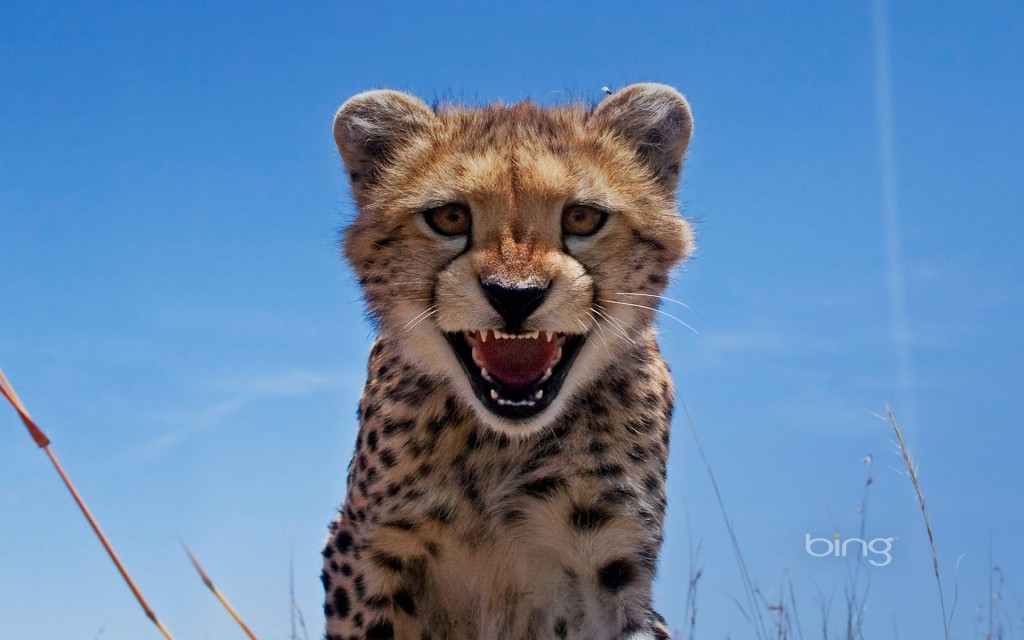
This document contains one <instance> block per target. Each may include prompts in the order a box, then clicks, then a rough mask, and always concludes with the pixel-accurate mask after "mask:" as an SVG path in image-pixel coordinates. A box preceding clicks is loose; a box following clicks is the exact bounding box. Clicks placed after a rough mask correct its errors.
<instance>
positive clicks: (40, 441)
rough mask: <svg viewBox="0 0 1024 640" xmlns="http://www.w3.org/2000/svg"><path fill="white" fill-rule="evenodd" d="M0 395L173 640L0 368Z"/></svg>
mask: <svg viewBox="0 0 1024 640" xmlns="http://www.w3.org/2000/svg"><path fill="white" fill-rule="evenodd" d="M0 395H3V397H4V398H6V399H7V401H8V402H10V403H11V406H12V407H14V410H15V411H17V412H18V415H19V416H20V417H21V421H22V422H23V423H25V427H26V428H27V429H28V432H29V435H31V436H32V440H34V441H35V443H36V445H38V446H39V448H41V449H42V450H43V451H45V452H46V455H47V457H49V458H50V462H51V463H53V467H54V468H55V469H56V470H57V473H58V474H59V475H60V479H61V480H63V481H64V485H65V486H66V487H67V488H68V491H70V492H71V497H72V498H74V499H75V502H76V503H77V504H78V508H79V509H81V511H82V514H83V515H84V516H85V519H86V520H88V521H89V526H90V527H92V530H93V531H94V532H96V536H97V537H98V538H99V539H100V543H102V544H103V548H104V549H106V550H107V555H109V556H110V559H111V560H113V561H114V566H116V567H117V570H118V571H119V572H120V573H121V577H122V578H124V581H125V583H126V584H127V585H128V588H129V589H131V591H132V594H134V595H135V599H136V600H138V601H139V605H140V606H141V607H142V610H143V611H145V612H146V617H148V618H149V619H150V620H151V621H152V622H153V624H154V625H156V628H157V629H159V630H160V633H161V634H163V636H164V638H166V639H167V640H174V636H172V635H171V632H170V631H168V630H167V628H166V627H164V625H163V623H161V622H160V620H159V619H157V617H156V614H155V613H153V609H151V608H150V606H149V603H148V602H146V599H145V598H144V597H143V596H142V593H141V592H140V591H139V588H138V587H137V586H135V581H134V580H132V578H131V576H129V575H128V571H127V569H125V568H124V564H122V563H121V559H120V558H118V556H117V553H116V552H115V551H114V547H112V546H111V544H110V542H109V541H108V540H107V536H106V535H104V534H103V530H102V529H100V525H99V523H97V522H96V519H95V518H93V516H92V513H91V512H90V511H89V507H87V506H86V504H85V501H84V500H83V499H82V496H81V495H79V493H78V490H77V489H75V485H74V484H73V483H72V482H71V479H70V478H68V475H67V474H66V473H64V468H63V467H61V465H60V462H59V461H58V460H57V456H55V455H54V454H53V451H51V450H50V439H49V438H48V437H46V434H45V433H43V431H42V429H40V428H39V427H38V426H37V425H36V423H35V422H34V421H33V420H32V417H31V416H29V414H28V410H27V409H25V405H24V404H22V402H21V399H20V398H19V397H18V394H16V393H15V392H14V388H13V387H11V384H10V383H9V382H8V381H7V377H6V376H4V372H3V371H2V370H0Z"/></svg>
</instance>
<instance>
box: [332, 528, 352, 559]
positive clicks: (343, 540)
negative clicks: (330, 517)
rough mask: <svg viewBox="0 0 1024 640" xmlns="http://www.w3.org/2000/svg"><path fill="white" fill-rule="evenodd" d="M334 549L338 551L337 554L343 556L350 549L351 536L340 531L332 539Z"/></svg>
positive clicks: (346, 532)
mask: <svg viewBox="0 0 1024 640" xmlns="http://www.w3.org/2000/svg"><path fill="white" fill-rule="evenodd" d="M334 548H335V549H337V550H338V553H340V554H342V555H345V554H347V553H348V552H349V549H351V548H352V534H351V533H349V532H348V531H342V532H341V533H339V534H338V535H337V536H335V537H334Z"/></svg>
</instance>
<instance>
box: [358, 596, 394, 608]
mask: <svg viewBox="0 0 1024 640" xmlns="http://www.w3.org/2000/svg"><path fill="white" fill-rule="evenodd" d="M363 604H364V605H366V606H367V607H369V608H370V609H386V608H387V606H388V605H389V604H391V598H389V597H387V596H371V597H369V598H367V599H366V600H365V601H364V602H363Z"/></svg>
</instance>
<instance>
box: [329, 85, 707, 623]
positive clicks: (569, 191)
mask: <svg viewBox="0 0 1024 640" xmlns="http://www.w3.org/2000/svg"><path fill="white" fill-rule="evenodd" d="M690 131H691V119H690V111H689V107H688V105H687V104H686V101H685V100H684V99H683V97H682V96H681V95H680V94H679V93H677V92H676V91H675V90H674V89H671V88H669V87H666V86H664V85H655V84H640V85H632V86H630V87H627V88H625V89H623V90H622V91H619V92H617V93H615V94H614V95H612V96H610V97H608V98H606V99H605V100H604V101H603V102H602V103H600V104H599V105H598V106H597V107H596V108H594V109H588V108H586V107H583V106H580V105H570V106H564V107H557V108H541V107H539V106H537V105H534V104H532V103H529V102H525V103H519V104H514V105H511V106H504V105H492V106H489V107H485V108H482V109H469V108H464V107H460V106H453V105H440V106H437V107H435V108H430V107H428V106H427V105H425V104H424V103H423V102H422V101H420V100H418V99H417V98H414V97H412V96H409V95H407V94H404V93H399V92H395V91H371V92H367V93H364V94H360V95H358V96H356V97H354V98H352V99H351V100H349V101H348V102H346V103H345V105H343V106H342V108H341V110H340V111H339V112H338V115H337V118H336V120H335V138H336V140H337V143H338V147H339V150H340V151H341V155H342V157H343V159H344V161H345V166H346V169H347V170H348V172H349V175H350V178H351V182H352V190H353V195H354V197H355V200H356V203H357V206H358V209H359V213H358V215H357V217H356V219H355V221H354V222H353V223H352V225H350V226H349V228H348V229H347V230H346V233H345V242H344V249H345V254H346V256H347V258H348V260H349V262H350V263H351V265H352V267H353V269H354V270H355V272H356V274H357V275H358V277H359V280H360V283H361V285H362V287H363V291H364V294H365V297H366V301H367V305H368V309H369V312H370V314H371V316H372V317H373V318H374V319H375V320H376V322H377V324H378V328H379V337H378V339H377V341H376V343H375V344H374V346H373V348H372V350H371V353H370V359H369V366H368V370H367V382H366V387H365V389H364V392H363V397H362V399H361V400H360V403H359V422H360V429H359V435H358V439H357V442H356V449H355V454H354V456H353V459H352V462H351V464H350V466H349V473H348V494H347V497H346V499H345V504H344V505H343V507H342V509H341V511H340V513H339V516H338V518H337V520H336V521H335V522H334V523H333V524H332V525H331V527H330V537H329V540H328V543H327V546H326V547H325V549H324V552H323V555H324V571H323V576H322V577H323V583H324V588H325V591H326V600H325V604H324V612H325V614H326V618H327V630H326V637H327V639H328V640H352V639H366V640H371V639H391V638H395V639H398V640H426V639H433V640H541V639H569V638H571V639H573V640H652V639H655V638H657V639H661V638H665V639H667V638H668V634H667V632H666V631H665V628H664V623H663V621H662V619H661V617H660V616H659V615H658V614H657V613H655V612H654V610H653V609H652V607H651V598H652V595H651V582H652V580H653V578H654V574H655V570H656V567H657V561H658V553H659V549H660V546H661V541H662V524H663V519H664V513H665V507H666V496H665V468H666V460H667V456H668V442H669V424H670V421H671V417H672V397H673V390H672V383H671V379H670V376H669V372H668V368H667V366H666V365H665V363H664V361H663V360H662V358H661V356H660V354H659V352H658V348H657V344H656V342H655V334H654V330H653V314H654V307H656V302H657V301H658V298H657V295H658V294H659V293H660V292H661V291H662V290H663V289H664V287H665V286H666V285H667V283H668V276H669V271H670V269H671V268H672V266H673V265H675V264H676V263H678V262H679V261H680V260H682V259H683V258H685V257H686V256H687V255H688V254H689V253H690V252H691V251H692V244H693V243H692V236H691V232H690V227H689V225H688V224H687V223H686V221H685V220H684V219H683V218H681V217H680V216H679V215H678V213H677V212H676V207H675V189H676V186H677V182H678V177H679V171H680V168H681V165H682V159H683V156H684V153H685V150H686V146H687V143H688V141H689V137H690ZM448 203H458V204H459V205H460V206H463V207H465V209H466V210H467V211H469V212H471V215H472V230H471V231H470V232H469V233H468V234H466V236H465V237H461V238H451V237H442V236H439V235H438V234H437V233H434V232H433V231H432V230H431V228H430V227H429V226H427V225H426V224H425V223H424V220H423V213H424V212H425V211H429V210H431V209H432V208H434V207H438V206H441V205H445V204H448ZM573 205H586V206H592V207H597V208H599V209H600V210H602V211H604V212H607V213H608V218H607V221H606V223H605V224H604V226H603V227H602V228H601V229H600V231H599V232H597V233H595V234H594V235H593V236H589V237H575V236H573V237H567V236H566V234H565V233H563V230H562V226H561V220H562V212H563V211H564V210H565V209H566V208H567V207H570V206H573ZM485 281H486V282H492V281H494V282H501V283H503V285H505V286H536V285H537V283H543V284H544V286H545V287H547V290H546V297H545V298H544V300H543V303H542V304H540V305H539V306H538V308H537V309H536V311H534V312H532V313H531V314H530V315H529V317H528V318H527V319H526V320H525V321H524V322H523V325H522V327H521V329H522V330H523V331H526V332H531V331H542V332H557V333H558V335H559V336H563V335H564V336H582V337H583V341H582V347H580V349H579V353H578V355H577V356H576V358H575V360H574V361H573V362H572V363H570V364H569V365H567V366H568V370H567V371H568V372H567V374H566V376H565V381H564V383H563V384H562V385H561V387H560V388H559V389H556V392H557V397H556V398H554V399H550V398H549V400H550V404H548V405H545V406H544V408H543V410H540V411H539V413H538V414H537V415H531V416H530V417H529V418H524V419H510V418H509V417H508V416H501V415H497V414H496V413H495V412H494V411H493V410H492V409H493V408H490V409H489V408H488V406H487V405H485V404H484V403H482V402H481V400H480V399H479V398H478V396H476V395H474V392H473V389H472V388H471V383H470V381H469V380H468V378H467V373H466V372H465V371H464V370H463V366H464V365H460V363H459V361H458V359H457V357H456V355H455V354H454V353H453V347H452V345H451V344H450V342H451V340H452V338H451V336H453V335H459V334H460V332H472V331H480V330H484V331H486V330H488V329H495V330H502V329H503V320H502V317H501V315H500V313H498V312H497V311H496V309H495V307H494V306H492V304H491V303H490V302H489V301H488V298H487V296H486V295H485V293H484V292H483V290H482V287H481V283H482V282H485ZM485 335H486V334H485ZM542 335H543V334H542ZM446 336H448V337H447V338H446Z"/></svg>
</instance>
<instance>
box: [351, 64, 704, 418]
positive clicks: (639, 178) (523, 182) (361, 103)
mask: <svg viewBox="0 0 1024 640" xmlns="http://www.w3.org/2000/svg"><path fill="white" fill-rule="evenodd" d="M691 129H692V120H691V116H690V109H689V106H688V105H687V103H686V100H685V99H684V98H683V96H682V95H680V94H679V93H678V92H677V91H676V90H675V89H672V88H670V87H667V86H665V85H659V84H636V85H632V86H629V87H627V88H625V89H623V90H621V91H619V92H616V93H615V94H613V95H611V96H609V97H607V98H605V99H604V100H603V101H602V102H601V103H600V104H598V105H597V107H596V108H587V107H584V106H582V105H568V106H560V107H553V108H543V107H540V106H538V105H535V104H533V103H530V102H522V103H518V104H513V105H510V106H507V105H501V104H496V105H490V106H487V107H483V108H479V109H473V108H466V107H462V106H457V105H447V104H441V105H437V106H435V107H433V108H431V107H428V106H427V105H426V104H425V103H424V102H423V101H421V100H420V99H418V98H416V97H413V96H410V95H408V94H405V93H400V92H397V91H389V90H379V91H369V92H366V93H361V94H359V95H357V96H355V97H353V98H351V99H350V100H348V101H347V102H346V103H345V104H344V105H343V106H342V107H341V109H340V110H339V111H338V114H337V116H336V118H335V121H334V135H335V140H336V142H337V144H338V148H339V150H340V152H341V156H342V159H343V160H344V163H345V167H346V169H347V171H348V174H349V176H350V179H351V185H352V193H353V197H354V199H355V201H356V205H357V208H358V214H357V215H356V217H355V219H354V221H353V222H352V223H351V225H349V226H348V228H347V229H346V230H345V234H344V253H345V255H346V257H347V258H348V260H349V262H350V264H351V265H352V268H353V269H354V270H355V273H356V274H357V275H358V277H359V281H360V284H361V285H362V287H363V291H364V294H365V297H366V300H367V304H368V308H369V312H370V314H371V316H372V317H373V318H374V319H375V320H376V321H377V322H378V324H379V328H380V330H381V333H382V334H383V335H385V336H387V337H388V338H389V339H391V340H394V341H396V342H397V344H399V345H400V348H401V350H402V354H403V357H404V358H405V359H406V361H407V362H408V363H409V364H410V365H411V366H413V367H416V368H418V369H419V370H421V371H423V372H426V373H429V374H432V375H436V376H441V377H444V378H446V379H447V380H449V381H450V383H451V384H452V385H453V387H454V389H455V390H456V393H457V394H458V395H459V396H460V397H461V398H462V399H463V400H464V401H465V402H466V403H467V404H469V405H471V406H472V407H473V408H474V410H475V411H476V413H477V415H478V416H479V418H480V419H481V420H482V421H483V422H484V423H486V424H487V425H489V426H491V427H492V428H494V429H497V430H498V431H500V432H503V433H506V434H509V435H514V436H515V435H526V434H529V433H533V432H536V431H538V430H540V429H542V428H543V427H545V426H546V425H548V424H550V423H551V422H552V421H553V420H554V419H556V418H557V417H558V415H560V413H561V412H562V411H563V410H564V408H565V407H566V406H567V405H568V404H569V403H570V402H572V401H573V399H574V398H575V397H577V396H578V395H579V394H580V391H581V390H582V389H584V388H586V387H587V386H588V385H590V384H593V383H595V382H598V381H599V380H600V377H601V373H602V371H603V370H604V369H606V368H607V367H608V366H609V365H610V364H612V363H614V362H615V361H616V359H617V358H621V357H627V354H628V353H635V351H633V352H630V351H629V349H630V348H631V347H633V348H635V345H637V344H644V343H645V342H646V341H648V340H650V335H651V334H650V331H651V327H652V324H653V314H654V311H653V309H652V308H653V307H655V306H656V303H657V301H658V298H657V296H658V294H659V293H660V292H661V291H662V290H663V289H664V287H665V286H666V284H667V282H668V276H669V272H670V270H671V268H672V266H673V265H674V264H676V263H677V262H679V261H680V260H682V259H683V258H685V257H686V256H687V255H688V254H689V253H690V252H691V251H692V246H693V242H692V233H691V230H690V226H689V225H688V223H687V222H686V221H685V220H684V219H683V218H682V217H681V216H680V215H679V214H678V212H677V211H676V204H675V191H676V187H677V185H678V181H679V172H680V169H681V166H682V162H683V156H684V154H685V151H686V147H687V144H688V143H689V139H690V132H691Z"/></svg>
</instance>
